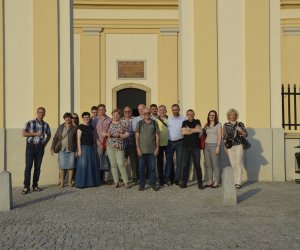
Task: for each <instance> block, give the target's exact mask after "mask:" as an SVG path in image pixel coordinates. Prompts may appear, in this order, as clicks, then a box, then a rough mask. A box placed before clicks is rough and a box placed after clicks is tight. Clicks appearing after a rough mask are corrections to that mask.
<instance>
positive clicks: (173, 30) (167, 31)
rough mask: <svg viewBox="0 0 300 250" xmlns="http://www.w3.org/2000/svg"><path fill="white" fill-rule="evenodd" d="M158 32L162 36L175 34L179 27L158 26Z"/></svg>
mask: <svg viewBox="0 0 300 250" xmlns="http://www.w3.org/2000/svg"><path fill="white" fill-rule="evenodd" d="M160 33H161V34H162V35H163V36H177V35H178V33H179V28H176V27H168V28H160Z"/></svg>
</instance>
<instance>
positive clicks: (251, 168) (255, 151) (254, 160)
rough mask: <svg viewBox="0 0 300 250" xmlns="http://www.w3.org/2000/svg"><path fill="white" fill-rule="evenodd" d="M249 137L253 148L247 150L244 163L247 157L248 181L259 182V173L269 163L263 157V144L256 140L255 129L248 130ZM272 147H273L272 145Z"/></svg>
mask: <svg viewBox="0 0 300 250" xmlns="http://www.w3.org/2000/svg"><path fill="white" fill-rule="evenodd" d="M247 132H248V137H247V140H248V141H249V142H250V144H251V147H250V148H249V149H248V150H245V153H244V163H245V162H246V161H245V158H246V157H247V164H244V166H245V169H246V171H247V176H248V181H258V180H259V172H260V170H261V168H262V167H263V166H266V165H268V163H269V162H268V161H267V160H266V158H265V157H264V156H263V154H262V153H263V152H264V150H263V147H262V145H261V142H260V141H259V140H257V139H255V138H254V136H255V130H254V129H253V128H247ZM270 147H272V145H270Z"/></svg>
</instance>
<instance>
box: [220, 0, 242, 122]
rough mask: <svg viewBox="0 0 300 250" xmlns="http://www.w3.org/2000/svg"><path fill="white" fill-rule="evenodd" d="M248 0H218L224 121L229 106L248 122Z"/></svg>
mask: <svg viewBox="0 0 300 250" xmlns="http://www.w3.org/2000/svg"><path fill="white" fill-rule="evenodd" d="M244 5H245V3H244V0H227V1H224V0H218V79H219V80H218V84H219V112H220V121H221V122H225V121H226V120H227V119H226V112H227V110H228V109H229V108H235V109H237V110H238V111H239V114H240V118H239V120H241V121H244V122H246V121H245V118H246V116H245V82H246V81H245V35H244V33H245V25H244V23H245V6H244Z"/></svg>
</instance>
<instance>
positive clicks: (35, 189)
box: [33, 186, 43, 191]
mask: <svg viewBox="0 0 300 250" xmlns="http://www.w3.org/2000/svg"><path fill="white" fill-rule="evenodd" d="M33 191H43V189H42V188H40V187H39V186H37V187H34V188H33Z"/></svg>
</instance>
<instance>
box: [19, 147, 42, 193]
mask: <svg viewBox="0 0 300 250" xmlns="http://www.w3.org/2000/svg"><path fill="white" fill-rule="evenodd" d="M44 151H45V148H44V146H43V145H34V144H30V143H27V144H26V154H25V157H26V166H25V174H24V187H26V188H29V187H30V178H31V169H32V165H33V163H34V172H33V182H32V187H34V188H35V187H37V186H38V182H39V179H40V173H41V165H42V160H43V156H44Z"/></svg>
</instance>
